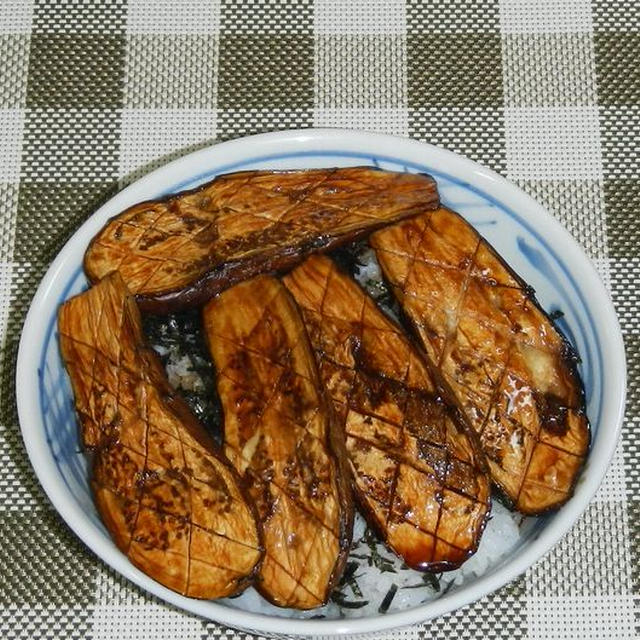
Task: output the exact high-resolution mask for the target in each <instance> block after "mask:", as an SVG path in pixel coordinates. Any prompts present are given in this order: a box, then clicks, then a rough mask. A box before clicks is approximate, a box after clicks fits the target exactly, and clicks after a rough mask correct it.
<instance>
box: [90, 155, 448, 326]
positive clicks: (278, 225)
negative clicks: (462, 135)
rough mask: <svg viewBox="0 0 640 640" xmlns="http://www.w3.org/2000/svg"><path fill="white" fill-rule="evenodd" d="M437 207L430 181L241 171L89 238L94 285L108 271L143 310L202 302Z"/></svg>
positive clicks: (335, 172) (369, 171) (348, 172)
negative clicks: (121, 281) (120, 278)
mask: <svg viewBox="0 0 640 640" xmlns="http://www.w3.org/2000/svg"><path fill="white" fill-rule="evenodd" d="M437 206H438V194H437V190H436V186H435V182H434V180H433V179H432V178H430V177H429V176H426V175H421V174H417V175H416V174H408V173H392V172H388V171H381V170H379V169H375V168H369V167H356V168H347V169H311V170H306V171H245V172H240V173H232V174H227V175H221V176H219V177H217V178H216V179H215V180H213V181H212V182H210V183H208V184H205V185H204V186H202V187H199V188H197V189H195V190H193V191H187V192H184V193H179V194H176V195H173V196H170V197H169V198H168V199H166V200H158V201H153V202H143V203H141V204H137V205H135V206H133V207H131V208H129V209H127V210H126V211H124V212H123V213H121V214H120V215H118V216H116V217H115V218H113V219H111V220H110V221H109V222H108V223H107V224H106V226H105V227H104V228H103V229H102V230H101V231H100V232H99V233H98V234H97V235H96V236H95V237H94V238H93V240H92V242H91V244H90V246H89V248H88V249H87V252H86V254H85V257H84V269H85V272H86V274H87V277H88V278H89V280H91V281H92V282H96V281H97V280H99V279H100V278H101V277H103V276H104V275H106V274H107V273H109V272H111V271H113V270H115V269H118V270H119V271H120V272H121V273H122V276H123V278H124V280H125V282H126V283H127V285H128V287H129V290H130V291H132V292H133V293H135V294H136V296H137V299H138V302H139V304H140V308H141V309H142V310H143V311H150V312H154V313H164V312H168V311H172V310H177V309H179V308H184V307H188V306H197V305H199V304H203V303H205V302H206V301H207V300H208V299H209V298H211V297H212V296H213V295H215V294H216V293H219V292H220V291H222V290H223V289H225V288H227V287H229V286H231V285H233V284H235V283H237V282H240V281H242V280H246V279H248V278H251V277H252V276H255V275H258V274H261V273H265V272H269V271H275V270H280V269H286V268H290V267H292V266H294V265H295V264H297V263H298V262H301V261H302V259H304V258H305V257H306V256H308V255H309V254H310V253H313V252H316V251H323V250H327V249H330V248H332V247H334V246H337V245H339V244H341V243H344V242H348V241H350V240H353V239H356V238H358V237H360V236H362V235H364V234H367V233H369V232H370V231H371V230H373V229H376V228H379V227H381V226H384V225H386V224H389V223H391V222H395V221H397V220H401V219H403V218H406V217H407V216H410V215H414V214H417V213H423V212H425V211H428V210H429V209H434V208H435V207H437Z"/></svg>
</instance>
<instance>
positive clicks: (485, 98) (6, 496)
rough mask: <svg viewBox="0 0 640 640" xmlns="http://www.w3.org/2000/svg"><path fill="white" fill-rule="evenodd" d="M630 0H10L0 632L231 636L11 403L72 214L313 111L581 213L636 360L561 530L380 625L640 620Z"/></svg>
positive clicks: (639, 192)
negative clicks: (54, 455) (92, 519)
mask: <svg viewBox="0 0 640 640" xmlns="http://www.w3.org/2000/svg"><path fill="white" fill-rule="evenodd" d="M639 7H640V5H639V4H638V2H637V0H606V1H605V0H592V1H589V0H500V1H498V0H468V1H464V0H315V1H314V0H299V1H298V0H109V1H107V0H1V1H0V339H1V346H2V353H1V358H0V599H1V601H2V606H1V607H0V636H1V637H3V638H29V639H35V638H55V639H58V638H60V639H61V638H95V639H106V638H114V639H115V638H118V639H119V638H172V639H173V640H180V639H183V638H223V637H235V636H241V635H244V634H239V633H237V632H235V631H233V630H229V629H226V628H224V627H222V626H221V625H218V624H216V623H213V622H210V621H205V620H201V619H199V618H196V617H195V616H192V615H190V614H186V613H183V612H181V611H178V610H176V609H174V608H172V607H170V606H167V605H165V604H163V603H162V602H160V601H158V600H156V599H155V598H153V597H151V596H149V595H147V594H146V593H143V592H142V591H141V590H139V589H138V588H137V587H135V586H133V585H132V584H130V583H129V582H128V581H126V580H124V579H123V578H121V577H120V576H119V575H117V574H115V572H114V571H112V570H111V569H110V568H108V567H106V566H105V565H104V564H103V563H102V562H101V561H99V560H98V559H97V558H95V557H94V556H93V555H92V554H91V553H90V552H89V551H88V550H87V549H86V548H84V546H83V545H82V544H81V543H80V542H79V541H78V539H77V538H76V537H75V536H74V535H73V534H72V533H71V532H70V530H69V529H68V528H67V526H66V525H65V524H64V523H63V522H62V520H61V519H60V517H59V516H58V515H57V514H56V513H55V511H54V510H53V508H52V506H51V505H50V503H49V502H48V500H47V499H46V497H45V496H44V493H43V491H42V489H41V488H40V486H39V484H38V482H37V480H36V479H35V475H34V473H33V471H32V469H31V467H30V465H29V462H28V460H27V457H26V453H25V450H24V446H23V444H22V439H21V437H20V434H19V429H18V421H17V414H16V406H15V383H14V373H15V359H16V352H17V345H18V340H19V337H20V331H21V327H22V322H23V320H24V316H25V313H26V311H27V308H28V305H29V302H30V300H31V297H32V295H33V293H34V291H35V288H36V286H37V284H38V282H39V280H40V278H41V277H42V276H43V274H44V272H45V270H46V268H47V266H48V265H49V263H50V261H51V260H52V259H53V257H54V256H55V255H56V253H57V252H58V251H59V249H60V248H61V246H62V244H63V242H64V241H65V239H66V238H67V237H68V236H69V235H70V234H71V233H72V231H73V230H74V229H75V228H76V227H77V226H78V225H79V224H80V223H81V222H82V221H83V220H85V219H86V218H87V216H89V215H90V214H91V212H92V211H94V210H95V208H96V207H97V206H98V205H100V204H101V203H102V202H104V201H105V200H107V199H108V198H109V197H111V196H112V194H113V193H115V192H116V191H117V190H118V189H120V188H121V187H123V186H124V185H125V184H127V183H129V182H131V181H133V180H135V179H137V178H138V177H139V176H141V175H143V174H144V173H146V172H148V171H149V170H150V169H152V168H154V167H156V166H158V165H161V164H163V163H165V162H167V161H168V160H169V159H171V158H175V157H178V156H181V155H183V154H185V153H187V152H189V151H191V150H193V149H196V148H199V147H202V146H205V145H209V144H211V143H212V142H215V141H221V140H227V139H230V138H236V137H239V136H243V135H247V134H251V133H257V132H262V131H272V130H276V129H284V128H292V127H308V126H331V127H352V128H361V129H368V130H374V131H384V132H388V133H393V134H397V135H402V136H410V137H412V138H415V139H418V140H425V141H428V142H431V143H434V144H437V145H441V146H443V147H446V148H448V149H451V150H453V151H457V152H459V153H461V154H464V155H466V156H469V157H470V158H472V159H474V160H477V161H479V162H481V163H483V164H485V165H486V166H489V167H491V168H493V169H495V170H497V171H498V172H500V173H502V174H503V175H505V176H506V177H507V178H509V179H510V180H512V181H514V182H515V183H517V184H518V185H520V186H521V187H522V188H523V189H525V190H526V191H527V192H529V193H530V194H531V195H532V196H533V197H534V198H536V199H537V200H539V201H540V202H541V203H542V204H544V205H545V206H546V207H547V208H548V210H549V211H551V212H552V213H553V214H554V215H555V216H557V218H558V219H559V220H560V221H561V222H562V223H563V224H564V225H565V226H566V227H567V228H568V229H569V231H570V232H571V233H572V234H573V235H574V236H575V238H576V239H577V240H578V241H579V242H580V243H581V244H582V246H583V247H584V249H585V251H586V252H587V253H588V254H589V256H591V258H593V260H594V261H595V263H596V265H597V267H598V269H599V271H600V274H601V275H602V277H603V279H604V281H605V283H606V284H607V286H608V287H609V289H610V292H611V295H612V297H613V300H614V303H615V305H616V308H617V310H618V313H619V316H620V320H621V323H622V329H623V332H624V337H625V342H626V348H627V357H628V365H629V388H628V395H629V401H628V411H627V417H626V421H625V425H624V433H623V438H622V442H621V444H620V447H619V450H618V452H617V455H616V457H615V460H614V462H613V465H612V467H611V469H610V472H609V473H608V475H607V478H606V480H605V482H604V484H603V486H602V488H601V489H600V491H599V492H598V494H597V497H596V499H595V500H594V501H593V503H592V504H591V505H590V507H589V508H588V509H587V511H586V513H585V514H584V515H583V517H582V518H581V519H580V521H579V522H578V524H577V525H576V526H575V527H574V528H573V530H572V531H571V533H570V534H569V535H567V536H566V537H565V538H564V539H563V541H562V542H561V543H560V544H559V545H558V546H557V547H556V548H555V549H554V550H553V551H552V552H551V553H549V554H548V555H547V556H546V557H545V558H544V559H543V560H541V561H540V562H538V563H537V564H536V565H535V566H533V567H532V568H531V569H529V571H527V572H526V574H525V575H524V576H522V577H521V578H519V579H517V580H515V581H514V582H513V583H511V584H510V585H508V586H506V587H504V588H503V589H501V590H500V591H498V592H496V593H494V594H492V595H490V596H487V597H485V598H483V599H482V600H481V601H479V602H477V603H475V604H473V605H471V606H468V607H466V608H464V609H461V610H459V611H457V612H455V613H452V614H450V615H446V616H443V617H441V618H438V619H436V620H433V621H430V622H427V623H425V624H423V625H419V626H415V627H412V628H410V629H406V630H402V631H397V632H389V633H386V634H384V636H385V637H387V638H398V639H400V638H413V637H421V638H422V637H424V638H438V639H439V638H480V639H483V640H484V639H485V638H504V639H512V638H523V639H524V638H527V639H531V640H533V639H540V640H550V639H553V638H558V639H571V638H575V639H576V640H586V639H588V638H593V639H600V638H611V639H620V640H622V639H627V638H628V639H631V638H637V637H640V602H639V600H638V599H639V597H640V497H639V496H640V300H639V292H640V286H639V285H638V282H639V281H640V153H639V151H640V145H639V142H640V75H639V71H638V69H639V68H640V33H639V31H638V28H639V25H640V9H639Z"/></svg>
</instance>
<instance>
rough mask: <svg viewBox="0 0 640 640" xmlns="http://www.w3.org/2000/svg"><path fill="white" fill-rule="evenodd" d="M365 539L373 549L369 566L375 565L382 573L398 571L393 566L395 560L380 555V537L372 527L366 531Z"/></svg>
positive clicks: (368, 559)
mask: <svg viewBox="0 0 640 640" xmlns="http://www.w3.org/2000/svg"><path fill="white" fill-rule="evenodd" d="M364 541H365V542H366V543H367V546H368V547H369V549H370V551H371V555H370V556H369V557H368V558H367V561H368V563H369V566H372V565H373V566H375V567H376V568H377V569H379V570H380V573H397V571H396V570H395V567H394V566H393V564H394V563H393V560H389V558H385V557H384V556H382V555H380V552H379V551H378V538H377V537H376V534H375V533H374V532H373V531H372V530H371V529H367V530H366V531H365V533H364Z"/></svg>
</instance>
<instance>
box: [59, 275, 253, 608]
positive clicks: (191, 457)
mask: <svg viewBox="0 0 640 640" xmlns="http://www.w3.org/2000/svg"><path fill="white" fill-rule="evenodd" d="M58 329H59V335H60V347H61V351H62V356H63V359H64V362H65V365H66V368H67V371H68V373H69V376H70V379H71V384H72V387H73V393H74V397H75V406H76V411H77V415H78V418H79V422H80V429H81V437H82V440H83V443H84V445H85V446H86V447H87V448H88V449H90V450H91V451H92V452H93V463H92V478H91V487H92V489H93V494H94V498H95V502H96V506H97V509H98V512H99V513H100V516H101V517H102V520H103V522H104V524H105V525H106V527H107V529H108V531H109V533H110V534H111V536H112V538H113V540H114V542H115V543H116V545H117V546H118V548H119V549H120V550H121V551H122V552H123V553H125V554H126V555H127V557H128V558H129V560H130V561H131V562H132V563H133V564H134V565H135V566H137V567H138V568H139V569H141V570H142V571H144V572H145V573H146V574H148V575H149V576H151V577H152V578H154V579H155V580H157V581H158V582H160V583H162V584H163V585H165V586H166V587H169V588H170V589H173V590H174V591H177V592H178V593H181V594H183V595H186V596H191V597H195V598H219V597H224V596H229V595H233V594H235V593H238V592H239V591H241V590H242V589H243V588H244V587H246V586H247V585H248V584H249V583H250V582H251V581H252V580H253V577H254V575H255V573H256V572H257V570H258V566H259V561H260V559H261V556H262V549H261V542H260V532H259V528H258V525H257V522H256V517H255V510H254V508H253V506H252V505H250V504H249V503H248V502H247V500H246V499H245V497H244V495H243V492H242V489H241V483H240V478H239V476H238V474H237V473H236V472H235V470H234V469H233V468H232V467H231V465H230V464H229V462H228V461H226V460H224V459H223V458H222V457H221V455H220V454H219V453H218V452H216V449H215V446H214V444H213V442H212V440H211V439H210V437H209V436H208V434H207V432H206V431H205V430H204V428H203V427H202V426H201V425H200V424H199V423H198V421H197V420H196V419H195V418H194V417H193V415H192V414H191V413H190V412H189V409H188V408H187V406H186V403H185V402H184V400H182V399H181V398H180V397H179V396H177V395H176V394H175V393H174V392H173V390H172V389H171V388H170V386H169V383H168V382H167V380H166V378H165V374H164V370H163V368H162V365H161V364H160V362H159V360H158V359H157V357H156V355H155V353H154V352H153V351H152V350H151V349H150V348H149V347H148V346H147V345H146V343H145V339H144V336H143V334H142V330H141V319H140V315H139V312H138V308H137V306H136V304H135V301H134V298H133V296H132V295H131V294H130V293H129V292H128V290H127V287H126V285H125V284H124V282H123V281H122V279H121V278H120V276H119V274H118V273H117V272H114V273H113V274H111V275H109V276H106V277H105V278H104V279H103V280H101V281H100V282H99V283H98V284H97V285H96V286H94V287H93V288H91V289H89V290H88V291H86V292H84V293H82V294H80V295H78V296H76V297H74V298H72V299H70V300H68V301H67V302H65V303H64V304H63V305H62V306H61V308H60V310H59V315H58Z"/></svg>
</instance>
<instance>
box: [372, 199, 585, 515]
mask: <svg viewBox="0 0 640 640" xmlns="http://www.w3.org/2000/svg"><path fill="white" fill-rule="evenodd" d="M370 243H371V245H372V246H373V247H374V248H375V251H376V255H377V258H378V261H379V263H380V266H381V267H382V271H383V273H384V276H385V278H386V279H387V280H388V282H389V283H390V284H391V286H392V288H393V291H394V293H395V295H396V297H397V299H398V300H399V301H400V303H401V306H402V309H403V312H404V313H405V314H406V316H407V317H408V319H409V321H410V323H411V324H412V326H413V328H414V329H415V331H416V333H417V334H418V336H419V338H420V340H421V341H422V344H423V345H424V347H425V349H426V351H427V352H428V354H429V356H430V357H431V359H432V360H433V361H434V362H435V363H436V365H437V367H438V369H439V371H440V372H441V374H442V375H443V376H444V378H445V380H446V382H447V383H448V384H449V385H450V386H451V388H452V389H453V391H454V393H455V395H456V397H457V400H458V403H459V405H460V406H461V407H462V408H463V410H464V411H465V413H466V415H467V417H468V419H469V421H470V423H471V424H472V426H473V427H474V429H475V430H476V431H477V433H478V434H479V436H480V440H481V443H482V447H483V450H484V452H485V454H486V456H487V459H488V463H489V467H490V470H491V476H492V478H493V480H494V482H495V484H496V485H497V486H498V487H499V488H500V489H501V490H502V492H503V493H504V494H505V495H506V497H507V498H508V499H509V501H510V502H511V503H512V505H513V506H514V507H515V508H516V509H518V510H519V511H521V512H522V513H525V514H530V515H536V514H540V513H543V512H545V511H548V510H550V509H554V508H557V507H559V506H560V505H562V504H563V503H564V502H565V501H566V500H567V499H568V498H569V497H570V496H571V494H572V492H573V487H574V485H575V482H576V479H577V477H578V474H579V471H580V469H581V467H582V464H583V462H584V459H585V455H586V453H587V449H588V447H589V438H590V435H589V424H588V421H587V417H586V414H585V399H584V392H583V386H582V382H581V380H580V378H579V375H578V372H577V369H576V361H577V357H576V354H575V352H574V350H573V348H572V347H571V346H570V345H569V343H568V341H567V340H566V339H565V337H564V336H563V335H562V334H561V333H560V332H559V330H558V329H557V328H556V327H555V326H554V324H553V322H552V321H551V320H550V319H549V317H548V316H547V315H546V314H545V313H544V311H543V310H542V309H541V307H540V305H539V304H538V303H537V301H536V299H535V297H534V295H533V290H532V289H531V287H529V286H528V285H527V284H526V283H525V282H524V281H523V280H522V279H521V278H520V277H518V276H517V275H516V274H515V273H514V272H513V271H512V269H510V268H509V267H508V266H507V264H506V263H505V262H504V260H503V259H502V258H501V257H500V256H499V255H498V254H497V253H496V251H495V250H494V249H493V248H492V247H491V246H490V245H489V244H488V243H487V242H486V240H484V239H483V238H482V237H481V236H480V235H479V234H478V233H477V232H476V231H475V230H474V229H473V227H471V225H469V224H468V223H467V222H466V221H465V220H464V219H463V218H462V217H461V216H459V215H458V214H456V213H454V212H453V211H450V210H448V209H444V208H441V209H438V210H437V211H435V212H433V213H428V214H424V215H421V216H417V217H415V218H413V219H411V220H407V221H405V222H402V223H400V224H397V225H393V226H391V227H389V228H387V229H384V230H382V231H379V232H377V233H376V234H374V235H373V236H372V237H371V239H370Z"/></svg>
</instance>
